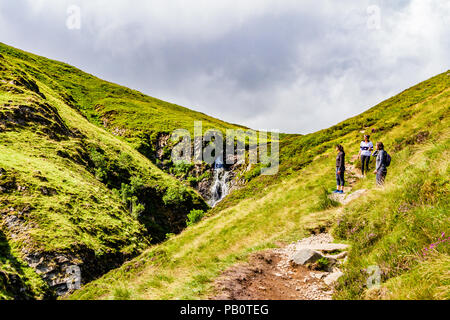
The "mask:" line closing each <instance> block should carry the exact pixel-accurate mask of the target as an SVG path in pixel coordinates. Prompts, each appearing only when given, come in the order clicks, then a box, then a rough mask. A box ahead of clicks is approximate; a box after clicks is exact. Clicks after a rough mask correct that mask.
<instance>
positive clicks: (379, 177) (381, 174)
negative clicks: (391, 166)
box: [377, 169, 387, 186]
mask: <svg viewBox="0 0 450 320" xmlns="http://www.w3.org/2000/svg"><path fill="white" fill-rule="evenodd" d="M386 174H387V170H386V169H384V170H383V169H381V170H378V171H377V185H379V186H382V185H383V184H384V180H385V179H386Z"/></svg>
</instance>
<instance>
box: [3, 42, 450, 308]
mask: <svg viewBox="0 0 450 320" xmlns="http://www.w3.org/2000/svg"><path fill="white" fill-rule="evenodd" d="M0 54H1V55H2V57H0V73H1V76H2V77H1V80H3V81H2V82H0V141H1V144H0V168H3V169H5V171H6V173H4V174H2V176H1V177H0V186H2V188H6V191H2V193H0V200H1V202H0V214H1V216H2V221H3V223H2V225H1V230H2V232H3V234H4V236H3V237H1V238H0V250H2V256H1V259H0V297H1V298H6V299H11V298H14V297H15V295H16V292H15V291H14V288H11V285H10V284H11V283H12V282H11V279H12V278H14V276H16V277H19V280H18V281H19V283H22V284H23V286H24V287H25V288H26V290H25V293H24V295H26V296H29V297H33V298H44V297H45V296H46V295H47V294H49V290H48V288H47V287H46V285H45V283H43V281H42V280H41V279H40V277H39V276H38V275H37V274H36V273H34V271H33V270H32V269H31V268H28V267H27V266H26V265H25V264H24V263H23V261H22V258H23V251H22V250H23V249H26V250H30V251H32V252H67V253H70V254H73V255H75V256H77V254H78V253H79V252H84V251H86V250H87V251H88V252H93V253H94V255H95V257H96V258H97V259H99V260H98V261H102V260H101V259H102V257H106V258H107V257H111V256H114V255H115V254H119V253H120V254H122V255H123V256H124V257H125V258H131V257H133V256H135V255H136V254H138V253H139V252H142V253H141V254H140V255H138V256H137V257H135V258H134V259H132V260H130V261H128V262H127V263H125V264H123V265H122V266H121V267H119V268H117V269H114V270H112V271H110V272H108V273H106V274H105V275H103V276H102V277H101V278H99V279H97V280H94V281H92V282H90V283H88V284H86V285H85V286H83V288H82V289H81V290H78V291H76V292H75V293H74V294H73V295H71V296H69V297H67V298H69V299H199V298H205V297H208V296H209V295H210V294H211V293H212V291H211V290H212V282H213V281H214V279H215V278H216V277H217V276H218V275H219V274H220V273H221V272H222V271H223V270H225V269H226V268H227V267H229V266H231V265H233V264H235V263H236V262H239V261H245V260H246V259H247V257H248V256H249V254H251V253H252V252H255V251H258V250H262V249H265V248H273V247H276V246H277V244H278V243H279V242H290V241H294V240H298V239H299V238H301V237H304V236H307V235H308V234H309V233H310V232H311V231H312V230H324V229H326V228H330V227H331V228H332V231H333V234H334V235H335V236H336V237H337V238H338V240H339V241H343V242H347V243H349V244H351V245H352V247H351V252H350V255H349V261H348V264H347V265H346V266H345V270H344V271H345V276H344V277H343V278H342V279H341V280H340V285H339V287H338V290H337V292H336V294H335V298H337V299H360V298H381V299H383V298H386V299H387V298H420V297H425V298H436V299H444V298H447V297H448V294H449V288H448V285H447V284H448V273H446V272H445V270H448V261H449V260H448V253H449V251H448V244H443V245H441V246H439V247H438V248H436V249H435V251H436V252H434V253H433V254H432V255H430V256H429V257H427V258H425V259H422V258H421V257H420V255H418V254H417V252H418V251H420V250H421V249H422V248H423V247H425V246H427V245H429V244H430V243H432V242H434V241H435V240H436V237H438V236H439V235H440V234H441V233H442V232H444V231H445V232H447V230H448V226H449V221H448V220H449V217H448V212H449V210H448V200H447V199H448V178H447V177H448V176H449V174H448V173H449V169H448V159H449V155H448V147H449V145H448V144H449V136H448V135H449V132H448V128H449V122H448V118H449V105H450V104H449V101H450V91H449V87H450V77H449V76H447V73H448V71H447V72H445V73H443V74H440V75H437V76H436V77H433V78H431V79H429V80H427V81H425V82H422V83H420V84H418V85H416V86H414V87H412V88H410V89H408V90H405V91H404V92H402V93H400V94H399V95H396V96H394V97H392V98H390V99H387V100H386V101H383V102H382V103H380V104H379V105H377V106H375V107H373V108H371V109H369V110H368V111H366V112H364V113H363V114H361V115H359V116H356V117H353V118H351V119H348V120H346V121H343V122H341V123H339V124H337V125H336V126H333V127H331V128H328V129H324V130H321V131H318V132H316V133H313V134H308V135H304V136H302V135H283V134H282V135H280V152H279V157H280V167H279V171H278V173H277V174H276V175H273V176H261V175H260V170H261V166H259V165H257V166H253V168H252V169H251V171H249V172H247V173H245V174H242V177H243V178H245V180H247V181H248V182H247V184H246V185H245V186H244V187H242V188H241V189H239V190H236V191H234V192H233V193H231V194H230V195H229V196H228V197H227V198H226V199H225V200H224V201H223V202H221V203H220V204H219V205H218V206H216V207H215V208H214V209H212V210H209V211H208V212H206V215H205V218H203V219H202V220H201V221H199V222H198V223H195V224H193V225H190V226H189V227H188V228H186V229H185V230H184V231H183V232H181V233H180V234H176V233H177V232H178V231H180V230H181V229H182V228H184V227H185V226H186V217H187V214H188V213H189V212H191V210H192V209H198V210H207V207H206V205H205V203H204V201H203V200H202V199H201V198H200V196H198V195H197V194H196V193H195V191H194V190H193V189H191V188H189V187H188V186H185V185H183V184H181V183H180V182H179V181H178V180H176V179H175V178H173V177H171V176H169V175H167V174H165V173H164V172H163V171H161V170H160V169H159V168H158V167H157V166H156V165H155V164H154V163H152V161H151V160H153V161H154V160H155V159H154V151H155V143H156V139H157V137H158V135H159V134H160V133H163V132H166V133H167V132H171V131H172V130H173V129H177V128H185V129H188V130H189V131H190V133H191V134H192V129H193V121H194V120H195V121H198V120H202V121H203V130H204V131H205V130H207V129H208V128H217V129H220V130H222V131H223V130H225V129H227V128H241V127H240V126H237V125H234V124H229V123H225V122H222V121H220V120H217V119H214V118H211V117H208V116H206V115H203V114H201V113H198V112H194V111H191V110H188V109H186V108H183V107H180V106H177V105H174V104H170V103H166V102H163V101H160V100H158V99H155V98H151V97H148V96H145V95H143V94H142V93H140V92H137V91H134V90H131V89H128V88H125V87H121V86H119V85H115V84H112V83H109V82H106V81H103V80H100V79H98V78H96V77H94V76H91V75H88V74H86V73H83V72H82V71H80V70H78V69H76V68H73V67H71V66H68V65H66V64H64V63H60V62H56V61H52V60H48V59H45V58H43V57H39V56H36V55H32V54H29V53H26V52H23V51H20V50H17V49H14V48H12V47H8V46H6V45H3V44H0ZM30 110H31V112H30ZM11 119H13V120H15V121H16V123H14V121H11ZM18 120H20V121H18ZM372 129H374V130H373V131H374V132H373V133H372ZM362 131H364V132H369V133H371V135H372V140H373V141H374V142H376V141H379V140H382V141H383V142H384V144H385V146H386V148H387V151H388V152H389V153H390V154H391V155H392V157H393V162H392V164H391V167H390V168H389V173H388V180H387V184H386V186H385V187H384V188H382V189H379V188H376V186H375V182H374V178H367V179H363V180H360V181H358V182H357V183H356V185H355V186H354V190H357V189H362V188H364V189H368V190H369V192H368V193H367V194H366V195H364V196H362V197H361V198H358V199H356V200H354V201H353V202H351V203H350V204H349V205H346V206H336V205H337V204H336V203H334V202H330V201H329V200H328V197H327V195H328V193H329V191H330V190H331V189H332V188H334V186H335V181H334V159H335V156H336V153H335V150H334V146H335V144H337V143H340V144H342V145H343V146H344V147H345V149H346V152H347V161H348V160H349V158H350V157H351V155H352V154H356V153H357V152H358V146H359V142H360V140H361V138H362V134H363V133H362ZM166 149H167V150H166V151H167V152H169V151H170V150H169V149H170V148H166ZM155 162H156V161H155ZM169 171H171V173H172V174H174V175H176V176H178V177H179V178H186V179H188V181H189V183H192V184H193V185H195V184H196V183H198V181H197V178H198V177H197V178H195V179H193V177H190V178H191V179H190V180H189V175H188V173H189V167H182V166H171V167H170V168H169ZM44 191H45V192H44ZM11 216H20V217H21V219H22V220H23V224H22V225H21V227H20V230H19V231H20V232H19V233H18V234H17V235H16V234H15V233H16V232H17V230H14V228H12V229H13V230H11V228H9V227H7V226H6V225H5V223H4V221H5V217H11ZM22 220H21V221H22ZM446 228H447V229H446ZM448 233H449V234H450V232H448ZM167 234H170V236H169V237H167V240H166V241H164V242H162V243H159V244H154V245H152V246H150V247H149V248H147V247H148V245H149V243H150V241H151V240H153V241H159V240H164V239H165V238H166V235H167ZM145 248H147V249H145ZM144 249H145V250H144ZM143 250H144V251H143ZM374 264H375V265H378V266H379V267H380V269H381V270H382V287H381V288H378V289H373V288H372V289H370V290H368V289H367V288H366V287H365V283H366V280H367V275H366V274H364V273H362V272H361V270H364V269H366V268H367V267H368V266H370V265H374ZM6 274H7V276H5V275H6ZM421 278H426V279H429V281H427V282H423V281H420V280H419V279H421ZM90 280H91V279H90Z"/></svg>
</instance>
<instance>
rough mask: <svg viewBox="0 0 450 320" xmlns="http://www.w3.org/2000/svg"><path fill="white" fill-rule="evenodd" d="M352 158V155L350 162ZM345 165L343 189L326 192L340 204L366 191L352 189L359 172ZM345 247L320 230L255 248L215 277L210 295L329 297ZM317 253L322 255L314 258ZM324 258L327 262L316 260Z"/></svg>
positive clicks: (237, 297) (232, 297) (220, 297)
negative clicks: (282, 244) (272, 246)
mask: <svg viewBox="0 0 450 320" xmlns="http://www.w3.org/2000/svg"><path fill="white" fill-rule="evenodd" d="M356 159H357V156H353V157H352V158H351V162H352V163H354V162H355V160H356ZM346 167H347V181H348V186H347V187H346V188H345V189H344V190H345V193H344V194H332V195H330V197H331V198H332V199H334V200H336V201H339V202H340V203H342V204H343V205H346V204H347V203H349V202H350V201H352V200H354V199H356V198H359V197H360V196H362V195H363V194H365V193H366V192H367V190H366V189H360V190H356V191H354V192H352V188H353V186H354V185H355V183H356V182H357V181H358V179H360V178H361V174H360V171H359V170H358V169H356V168H355V166H354V165H353V164H348V165H347V166H346ZM346 247H347V246H346V245H343V244H336V243H333V238H332V236H331V235H330V234H328V233H320V234H317V235H312V236H310V237H308V238H304V239H302V240H299V241H297V242H294V243H291V244H289V245H287V246H285V247H282V248H278V249H271V250H265V251H260V252H256V253H254V254H252V255H251V256H250V258H249V262H248V263H242V264H237V265H234V266H232V267H231V268H229V269H228V270H226V271H225V272H224V273H223V274H222V275H221V276H220V277H219V278H218V279H217V280H216V282H215V284H214V288H215V294H214V296H212V297H211V299H214V300H331V299H332V296H333V292H334V286H335V284H336V281H337V279H338V278H339V277H340V276H341V275H342V272H341V271H340V269H339V267H340V266H341V265H342V264H343V263H345V261H346V256H347V251H346V250H347V248H346ZM319 257H320V258H322V259H320V260H317V259H319ZM308 259H309V260H308ZM306 260H308V261H306ZM324 260H325V261H328V265H326V266H324V265H323V263H322V264H320V263H318V262H320V261H322V262H323V261H324ZM305 261H306V262H305Z"/></svg>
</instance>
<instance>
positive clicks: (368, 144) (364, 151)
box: [358, 134, 373, 176]
mask: <svg viewBox="0 0 450 320" xmlns="http://www.w3.org/2000/svg"><path fill="white" fill-rule="evenodd" d="M372 151H373V143H372V141H370V136H369V135H368V134H366V135H364V141H361V144H360V145H359V153H358V157H361V174H362V175H363V176H364V168H365V171H366V172H369V162H370V156H371V155H372Z"/></svg>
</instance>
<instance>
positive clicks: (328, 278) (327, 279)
mask: <svg viewBox="0 0 450 320" xmlns="http://www.w3.org/2000/svg"><path fill="white" fill-rule="evenodd" d="M342 275H343V273H342V272H341V271H339V270H337V271H335V272H333V273H330V274H329V275H328V276H326V277H325V279H323V281H324V282H325V283H326V284H327V285H331V284H333V283H335V282H336V281H337V280H338V279H339V278H340V277H341V276H342Z"/></svg>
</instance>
